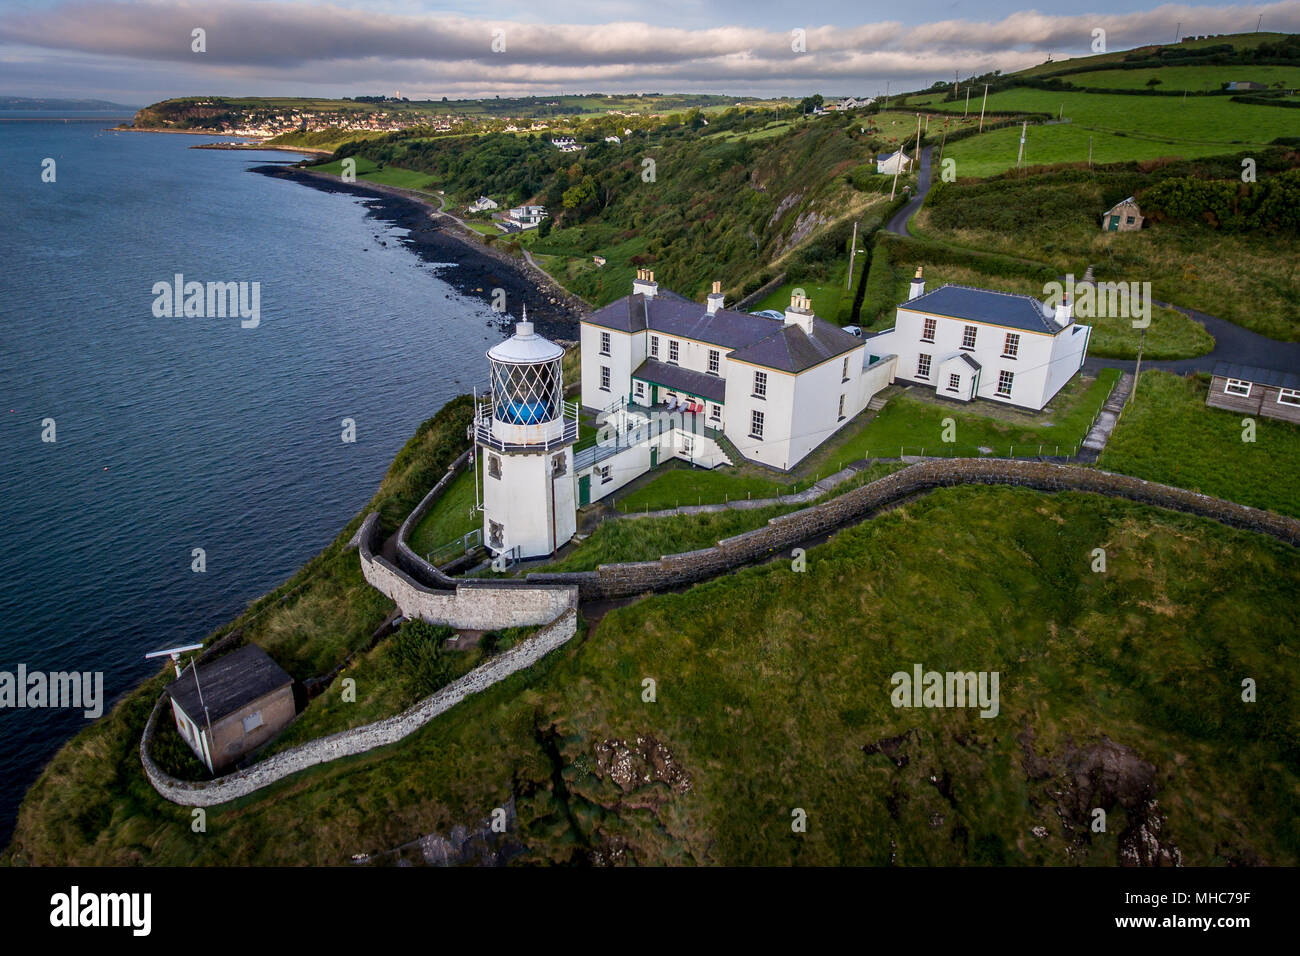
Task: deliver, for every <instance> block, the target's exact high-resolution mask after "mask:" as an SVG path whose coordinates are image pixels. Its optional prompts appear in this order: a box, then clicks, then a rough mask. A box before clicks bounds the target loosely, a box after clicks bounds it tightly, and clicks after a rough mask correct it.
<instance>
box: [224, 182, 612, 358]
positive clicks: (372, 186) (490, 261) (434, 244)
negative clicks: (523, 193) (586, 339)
mask: <svg viewBox="0 0 1300 956" xmlns="http://www.w3.org/2000/svg"><path fill="white" fill-rule="evenodd" d="M250 172H255V173H261V174H262V175H264V176H271V177H273V178H275V179H287V180H290V181H292V182H295V183H299V184H301V185H304V186H310V187H312V188H313V189H320V190H322V191H324V192H333V193H347V194H348V195H353V196H362V197H365V198H367V199H371V200H375V202H374V203H373V204H372V205H371V207H370V211H369V215H371V216H373V217H374V218H376V219H381V220H383V221H385V222H388V223H392V224H393V225H395V226H397V227H399V228H402V229H406V230H408V235H407V236H406V237H405V238H404V239H402V242H403V243H404V244H406V245H407V246H408V247H409V248H410V249H411V250H412V251H413V252H415V253H416V255H418V256H420V258H422V259H423V260H424V261H425V262H431V263H455V265H456V268H454V269H447V270H445V271H444V272H443V273H441V274H440V276H439V277H440V278H441V279H443V280H444V281H446V282H447V283H448V284H450V285H451V286H452V287H453V288H454V289H455V290H456V291H457V292H458V293H460V294H461V295H464V296H467V297H476V298H480V299H482V300H483V302H484V303H485V304H487V305H489V306H490V305H491V301H492V290H493V289H498V288H500V289H505V292H506V308H507V312H508V313H509V316H511V317H513V318H512V319H507V321H506V322H505V323H504V329H503V331H504V330H508V329H509V325H510V322H511V321H513V320H516V319H518V317H519V315H520V312H521V309H520V306H521V305H527V307H528V318H529V319H530V320H531V321H533V322H534V323H535V324H536V326H537V330H538V331H539V332H541V333H542V334H543V335H545V336H547V337H548V338H551V339H559V340H562V341H566V342H572V341H576V340H577V338H578V322H579V320H580V319H581V318H582V316H584V315H586V314H587V313H588V312H589V311H590V308H589V307H588V306H587V305H586V303H584V302H582V300H581V299H578V298H577V297H576V296H573V295H572V294H571V293H569V292H567V291H565V290H564V289H563V288H561V287H560V286H559V285H558V284H556V283H555V281H554V280H553V279H552V278H551V277H550V276H548V275H546V273H544V272H542V271H541V270H540V269H537V268H536V267H534V266H532V265H530V264H529V263H528V262H526V261H525V260H523V259H516V258H515V257H513V256H511V255H510V254H509V253H506V252H503V251H501V250H499V249H494V248H492V247H491V246H488V245H485V244H484V243H483V242H482V241H481V240H480V238H479V236H478V234H477V233H475V232H473V231H472V230H467V229H465V228H464V227H463V226H461V225H460V224H459V223H458V222H457V221H456V220H455V219H454V218H453V217H451V216H449V215H447V214H445V213H442V212H440V211H438V210H437V209H434V208H432V207H431V206H430V205H429V203H427V202H426V201H425V200H424V199H422V198H418V197H416V196H413V195H411V194H410V192H409V191H408V190H404V189H398V188H397V187H394V186H383V185H379V184H377V183H345V182H343V181H342V180H341V179H339V178H338V177H336V176H330V175H329V174H326V173H316V172H312V171H310V170H306V169H300V168H298V167H296V166H294V165H288V164H286V165H268V166H254V167H252V169H251V170H250Z"/></svg>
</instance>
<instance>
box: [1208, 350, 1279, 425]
mask: <svg viewBox="0 0 1300 956" xmlns="http://www.w3.org/2000/svg"><path fill="white" fill-rule="evenodd" d="M1205 404H1206V405H1209V406H1210V407H1211V408H1226V409H1228V410H1230V411H1234V412H1244V413H1245V414H1248V415H1261V416H1263V417H1264V418H1280V419H1282V420H1283V421H1287V422H1297V423H1300V373H1297V372H1279V371H1277V370H1276V369H1269V368H1256V367H1255V366H1252V365H1234V364H1231V363H1229V362H1218V363H1217V364H1215V366H1214V377H1213V378H1212V379H1211V380H1210V393H1209V394H1208V395H1207V396H1205Z"/></svg>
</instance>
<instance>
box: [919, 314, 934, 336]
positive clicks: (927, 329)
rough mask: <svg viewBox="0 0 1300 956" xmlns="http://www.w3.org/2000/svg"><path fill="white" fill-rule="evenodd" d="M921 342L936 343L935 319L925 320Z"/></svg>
mask: <svg viewBox="0 0 1300 956" xmlns="http://www.w3.org/2000/svg"><path fill="white" fill-rule="evenodd" d="M921 341H922V342H933V341H934V319H926V320H925V323H924V325H923V326H922V328H921Z"/></svg>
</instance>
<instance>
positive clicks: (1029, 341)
mask: <svg viewBox="0 0 1300 956" xmlns="http://www.w3.org/2000/svg"><path fill="white" fill-rule="evenodd" d="M1091 335H1092V329H1091V327H1090V326H1086V325H1079V324H1078V323H1076V322H1075V321H1074V316H1073V313H1072V310H1071V305H1070V303H1069V301H1068V297H1066V296H1063V297H1062V301H1061V302H1060V303H1059V304H1057V305H1055V306H1051V305H1047V304H1045V303H1043V302H1040V301H1039V300H1038V299H1035V298H1034V297H1033V296H1028V295H1013V294H1011V293H1008V292H994V291H991V290H989V289H975V288H970V287H968V286H959V285H945V286H942V287H940V288H938V289H935V290H934V291H933V292H926V291H925V280H924V279H923V278H922V274H921V270H920V269H919V268H918V269H917V270H916V278H915V279H913V280H912V287H911V295H910V298H909V299H908V300H907V301H906V302H904V303H903V304H902V305H900V306H899V307H898V312H897V318H896V321H895V323H894V327H893V328H892V329H890V330H888V331H886V332H881V333H879V334H878V335H875V336H872V337H870V338H868V339H867V340H866V345H867V349H868V351H869V352H870V353H872V354H875V355H883V354H886V353H889V354H893V355H897V356H898V368H897V377H898V379H899V380H900V381H906V382H911V383H914V384H917V385H928V386H929V387H931V388H933V389H934V390H935V392H936V394H938V395H940V396H943V397H944V398H951V399H955V400H957V401H962V402H968V401H970V400H971V399H973V398H986V399H988V400H990V401H994V402H1002V403H1004V404H1008V405H1017V406H1020V407H1021V408H1029V409H1033V410H1035V411H1041V410H1042V408H1043V406H1045V405H1046V404H1047V403H1048V402H1050V401H1051V400H1052V397H1053V396H1054V395H1056V393H1057V392H1059V391H1060V390H1061V388H1062V387H1063V386H1064V385H1065V383H1066V382H1068V381H1069V380H1070V379H1071V378H1073V377H1074V375H1075V373H1076V372H1078V371H1079V369H1081V368H1082V367H1083V363H1084V360H1085V359H1086V358H1087V356H1088V341H1089V339H1090V338H1091Z"/></svg>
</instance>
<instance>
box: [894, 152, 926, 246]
mask: <svg viewBox="0 0 1300 956" xmlns="http://www.w3.org/2000/svg"><path fill="white" fill-rule="evenodd" d="M933 149H934V147H933V146H927V147H925V149H923V150H921V168H920V169H919V170H918V171H917V183H916V195H915V196H913V197H912V198H911V199H910V200H908V203H907V205H906V206H904V207H903V208H902V209H900V210H899V211H898V213H897V214H895V216H894V218H893V219H891V220H889V222H888V223H886V224H885V232H892V233H893V234H894V235H896V236H902V237H903V238H904V239H911V238H912V234H911V233H910V232H908V231H907V220H909V219H911V218H912V217H913V216H914V215H916V211H917V210H918V209H920V208H921V203H923V202H925V194H926V193H928V192H929V191H930V151H931V150H933Z"/></svg>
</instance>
